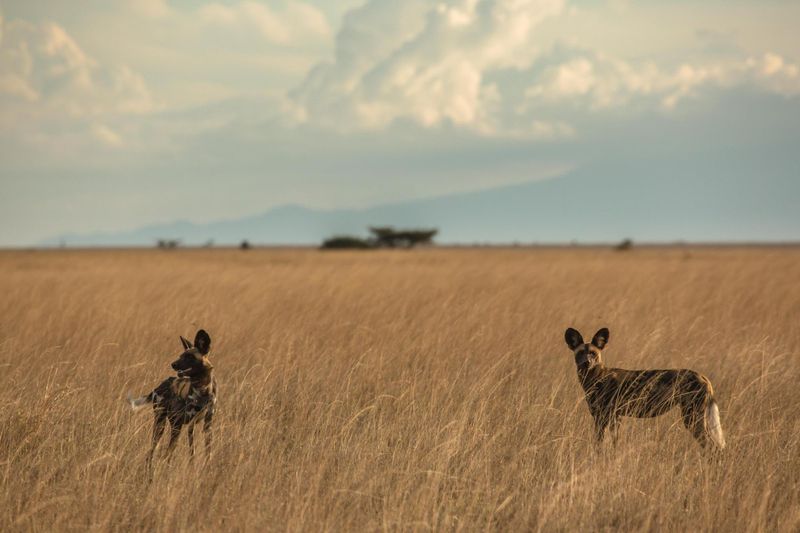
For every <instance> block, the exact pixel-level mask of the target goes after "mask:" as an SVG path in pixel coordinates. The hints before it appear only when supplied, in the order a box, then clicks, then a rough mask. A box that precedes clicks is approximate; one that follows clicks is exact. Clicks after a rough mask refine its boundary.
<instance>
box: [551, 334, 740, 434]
mask: <svg viewBox="0 0 800 533" xmlns="http://www.w3.org/2000/svg"><path fill="white" fill-rule="evenodd" d="M608 338H609V331H608V329H607V328H602V329H601V330H599V331H598V332H597V333H596V334H595V336H594V337H593V338H592V341H591V342H590V343H584V342H583V337H582V336H581V334H580V333H579V332H578V331H577V330H575V329H573V328H568V329H567V331H566V333H565V334H564V339H565V340H566V342H567V346H569V347H570V349H571V350H572V351H573V352H574V354H575V364H576V366H577V370H578V379H579V380H580V382H581V386H582V387H583V390H584V393H585V394H586V403H587V404H588V405H589V411H590V412H591V414H592V417H593V418H594V422H595V435H596V438H597V441H598V442H602V440H603V435H604V433H605V430H606V428H609V429H610V431H611V434H612V437H613V438H614V440H615V441H616V439H617V428H618V424H619V417H621V416H630V417H637V418H649V417H654V416H660V415H662V414H664V413H666V412H667V411H669V410H671V409H672V408H674V407H677V406H680V409H681V416H682V418H683V423H684V425H685V426H686V429H688V430H689V431H690V432H691V434H692V435H693V436H694V438H695V439H697V441H698V442H699V443H700V445H701V446H703V447H705V446H706V445H707V444H708V442H709V441H710V442H712V443H713V444H714V445H715V446H716V447H717V448H718V449H722V448H724V447H725V437H724V435H723V433H722V426H721V424H720V419H719V408H718V406H717V402H716V400H714V389H713V388H712V387H711V382H710V381H709V380H708V378H707V377H705V376H704V375H702V374H699V373H697V372H695V371H693V370H685V369H680V370H623V369H621V368H608V367H606V366H605V365H604V364H603V360H602V354H601V351H602V349H603V348H604V347H605V345H606V344H607V343H608Z"/></svg>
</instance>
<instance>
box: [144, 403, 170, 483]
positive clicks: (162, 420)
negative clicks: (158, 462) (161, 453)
mask: <svg viewBox="0 0 800 533" xmlns="http://www.w3.org/2000/svg"><path fill="white" fill-rule="evenodd" d="M166 422H167V417H165V416H164V415H161V414H156V418H155V421H154V422H153V441H152V443H151V445H150V452H149V453H148V454H147V470H148V471H149V472H151V473H152V468H153V454H155V453H156V447H157V446H158V441H160V440H161V435H163V434H164V426H165V424H166Z"/></svg>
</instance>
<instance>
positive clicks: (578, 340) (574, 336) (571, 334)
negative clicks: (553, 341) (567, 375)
mask: <svg viewBox="0 0 800 533" xmlns="http://www.w3.org/2000/svg"><path fill="white" fill-rule="evenodd" d="M564 340H565V341H567V346H569V349H570V350H575V348H577V347H578V346H580V345H581V344H583V335H581V334H580V333H579V332H578V330H577V329H573V328H567V331H566V333H564Z"/></svg>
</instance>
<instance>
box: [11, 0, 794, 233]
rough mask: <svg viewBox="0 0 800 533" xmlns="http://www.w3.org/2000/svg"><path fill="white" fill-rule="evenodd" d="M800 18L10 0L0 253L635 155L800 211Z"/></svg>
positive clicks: (785, 7)
mask: <svg viewBox="0 0 800 533" xmlns="http://www.w3.org/2000/svg"><path fill="white" fill-rule="evenodd" d="M798 21H800V2H796V1H768V0H767V1H763V0H762V1H752V2H745V1H732V0H724V1H723V0H720V1H688V0H686V1H677V0H676V1H666V0H664V1H660V0H639V1H635V2H634V1H623V0H612V1H588V0H583V1H573V2H568V1H566V0H402V1H399V0H336V1H332V0H326V1H321V0H308V1H283V0H280V1H278V0H275V1H253V0H230V1H222V0H220V1H217V2H202V1H194V0H193V1H189V0H129V1H126V2H109V1H107V0H73V1H69V2H67V1H31V0H20V1H9V0H0V245H22V244H30V243H35V242H39V241H41V240H42V239H45V238H48V237H52V236H54V235H59V234H63V233H80V232H93V231H101V230H102V231H117V230H125V229H129V228H135V227H138V226H141V225H145V224H152V223H159V222H167V221H171V220H175V219H184V220H190V221H195V222H201V221H208V220H214V219H224V218H236V217H239V216H243V215H247V214H253V213H259V212H262V211H265V210H267V209H268V208H270V207H273V206H277V205H281V204H286V203H294V204H302V205H306V206H310V207H318V208H337V207H363V206H370V205H375V204H381V203H386V202H395V201H397V200H402V199H409V198H425V197H430V196H435V195H441V194H448V193H455V192H463V191H471V190H476V189H482V188H490V187H499V186H504V185H509V184H514V183H521V182H525V181H529V180H534V179H545V178H548V179H553V178H554V179H558V177H557V176H559V175H562V174H565V173H567V172H569V171H571V170H582V171H583V173H582V175H587V174H588V175H591V169H592V168H593V165H597V166H598V168H600V167H602V168H609V167H608V163H609V162H615V161H616V162H621V161H627V160H631V159H633V160H637V161H639V162H640V163H642V162H643V164H640V167H641V168H647V164H652V165H657V166H658V171H659V172H658V175H659V176H661V175H664V176H669V175H670V173H669V168H670V165H671V164H672V162H674V163H675V165H676V166H675V168H676V169H680V171H681V172H684V171H685V169H686V168H687V161H688V162H689V163H688V165H689V166H691V165H693V164H695V163H694V162H695V161H696V162H697V163H696V165H697V166H698V168H702V169H703V174H702V176H703V178H702V179H704V180H708V181H709V183H710V184H711V185H712V186H711V187H709V189H710V190H713V189H714V186H718V187H719V188H721V189H723V188H724V189H726V190H727V191H728V193H729V194H726V195H725V197H726V198H730V191H731V190H733V191H734V194H735V191H736V190H737V188H741V191H742V192H741V194H748V195H752V194H753V193H752V191H753V190H758V188H759V187H758V186H759V180H767V181H768V182H769V188H770V190H771V191H772V192H773V193H774V195H775V196H776V197H781V196H782V197H783V200H785V201H786V200H791V201H793V200H797V201H800V198H798V197H796V195H797V192H798V190H800V189H799V188H798V185H797V181H798V180H800V164H798V162H800V155H798V153H800V67H798V65H799V64H800V34H798V30H797V28H798ZM716 162H719V163H720V164H719V165H715V163H716ZM732 165H733V166H735V167H737V168H739V167H741V166H745V167H747V168H751V167H752V168H753V169H755V170H753V171H752V172H750V173H749V174H741V173H740V174H737V177H736V180H733V181H732V180H731V179H730V178H729V174H730V173H728V172H726V171H722V170H720V171H719V172H716V171H715V168H720V169H729V168H730V167H731V166H732ZM748 165H749V166H748ZM665 168H666V172H665ZM587 170H588V171H589V172H588V173H587ZM676 172H678V170H676ZM773 174H774V175H776V176H778V177H777V178H774V179H773ZM743 175H744V177H742V176H743ZM787 176H788V177H787ZM596 179H598V180H603V179H605V177H604V176H603V175H602V174H601V173H598V176H597V178H596ZM741 180H750V181H749V182H748V183H746V184H744V185H745V186H743V184H742V182H741ZM770 180H771V181H770ZM683 183H684V181H683V180H680V179H678V180H675V184H674V187H681V186H682V184H683ZM669 187H670V183H666V184H664V187H663V189H665V190H666V189H669ZM659 190H661V189H659ZM673 192H674V191H673ZM616 194H618V195H620V196H624V195H626V194H631V193H630V192H629V191H627V190H626V188H623V187H621V188H620V190H619V191H617V192H616ZM687 194H688V193H687ZM574 195H575V200H576V202H581V201H583V200H586V201H587V202H589V203H590V202H591V198H586V197H585V196H584V195H582V194H581V190H579V188H577V187H576V190H575V191H574ZM643 200H645V199H643ZM709 201H713V198H711V199H709ZM784 203H786V202H784ZM789 203H793V202H789ZM747 205H748V206H749V207H748V209H764V210H765V215H766V214H767V213H766V211H768V210H770V209H772V207H771V205H772V204H770V202H768V201H765V202H764V203H763V204H758V203H755V204H754V203H753V202H748V203H747ZM754 205H755V206H756V207H753V206H754ZM759 206H760V207H759ZM784 207H786V206H784ZM786 213H788V214H787V215H786V222H785V223H786V224H794V223H797V222H798V221H800V216H798V215H796V214H795V215H794V216H793V215H792V211H789V210H787V211H786ZM750 215H752V213H750ZM676 216H677V217H679V216H680V214H679V213H678V214H676ZM630 223H631V224H632V225H635V223H636V221H635V220H631V221H630ZM796 229H797V236H798V238H800V227H798V228H796ZM695 230H696V231H697V234H698V235H702V234H703V231H702V230H703V228H702V227H696V228H685V229H684V230H683V231H684V232H685V233H686V234H685V235H683V237H684V238H686V239H692V238H693V232H694V231H695ZM788 233H789V234H791V232H788ZM786 235H787V232H784V233H782V234H781V235H780V237H781V238H785V237H786ZM772 237H774V235H771V234H769V232H765V234H764V235H763V238H765V239H769V238H772Z"/></svg>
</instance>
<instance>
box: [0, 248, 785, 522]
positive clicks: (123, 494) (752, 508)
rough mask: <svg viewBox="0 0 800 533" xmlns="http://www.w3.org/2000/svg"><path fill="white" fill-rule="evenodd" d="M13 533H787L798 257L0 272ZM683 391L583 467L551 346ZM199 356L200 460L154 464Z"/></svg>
mask: <svg viewBox="0 0 800 533" xmlns="http://www.w3.org/2000/svg"><path fill="white" fill-rule="evenodd" d="M0 274H1V276H0V294H2V299H0V371H1V372H0V405H1V406H2V408H1V409H0V480H2V490H0V529H2V530H3V531H13V530H36V531H50V530H80V531H84V530H139V531H142V530H147V531H172V530H179V531H180V530H195V529H198V530H204V531H225V530H235V531H257V530H258V531H263V530H291V531H373V530H390V531H426V530H439V531H441V530H496V531H527V530H531V531H534V530H535V531H539V530H541V531H588V530H617V529H619V530H626V531H649V530H662V531H679V530H698V529H699V530H709V531H710V530H714V531H734V530H735V531H797V530H798V528H800V486H798V485H799V483H800V402H798V394H797V390H798V383H800V360H798V356H799V355H800V353H799V352H800V351H799V350H798V347H800V283H798V282H800V250H798V249H794V248H753V249H733V248H724V249H711V248H706V249H702V248H685V249H667V248H662V249H656V248H654V249H634V250H633V251H629V252H614V251H611V250H605V249H522V248H520V249H507V250H500V249H493V250H473V249H457V250H445V249H438V250H437V249H432V250H419V251H410V252H407V251H385V252H384V251H381V252H331V253H325V252H318V251H314V250H251V251H248V252H243V251H239V250H180V251H174V252H163V251H162V252H159V251H155V250H152V251H149V250H148V251H144V250H140V251H52V252H4V253H0ZM570 325H572V326H575V327H577V328H579V329H580V330H581V331H582V332H584V334H586V335H587V336H590V335H591V334H592V333H593V332H594V331H595V330H596V329H597V328H599V327H601V326H608V327H609V328H610V329H611V340H610V343H609V345H608V347H607V348H606V350H605V351H604V358H605V361H606V363H607V364H608V365H611V366H619V367H623V368H692V369H695V370H697V371H699V372H702V373H704V374H706V375H707V376H708V377H709V378H710V379H711V381H712V383H713V384H714V388H715V390H716V397H717V399H718V401H719V404H720V409H721V415H722V424H723V427H724V429H725V432H726V437H727V440H728V448H727V449H726V450H725V453H724V454H723V455H722V456H721V457H720V458H719V459H714V458H710V457H708V456H707V455H705V454H704V453H703V452H702V451H701V450H700V448H699V447H698V446H697V444H696V443H695V442H694V441H693V439H692V438H691V436H690V435H689V433H688V432H687V431H686V430H685V429H684V427H683V425H682V423H681V422H680V417H679V413H678V411H677V410H675V411H672V412H670V413H668V414H667V415H665V416H663V417H660V418H656V419H647V420H641V419H627V418H626V419H623V423H622V428H621V435H620V443H619V445H618V446H617V447H616V448H614V447H613V446H612V445H611V443H610V442H607V443H605V445H604V446H603V448H602V449H601V450H600V451H599V452H598V451H596V450H595V448H594V445H593V440H592V421H591V417H590V415H589V412H588V409H587V407H586V404H585V402H584V401H583V398H582V391H581V388H580V385H579V383H578V379H577V377H576V372H575V365H574V361H573V356H572V354H571V352H570V350H569V349H568V348H567V347H566V345H565V344H564V340H563V335H564V329H565V328H566V327H567V326H570ZM199 327H202V328H205V329H207V330H208V331H209V333H210V334H211V337H212V351H211V356H210V357H211V360H212V361H213V363H214V365H215V367H216V376H217V379H218V381H219V386H220V404H219V406H220V409H219V411H218V413H217V418H216V420H215V422H216V427H215V429H216V440H215V448H214V450H213V454H212V457H211V458H210V460H209V461H208V462H206V461H204V460H203V457H204V455H203V453H202V447H200V448H199V449H198V452H199V457H198V460H196V461H194V462H193V463H190V462H189V461H188V458H187V455H188V454H187V445H186V438H185V434H184V435H183V436H182V438H181V441H180V444H179V447H178V449H177V452H176V454H175V457H174V459H173V461H172V462H171V463H167V462H166V461H164V460H163V459H161V460H159V461H157V466H156V469H155V476H154V480H153V483H152V484H148V482H147V476H146V475H145V470H144V464H145V456H146V452H147V448H148V444H149V439H150V430H151V425H152V415H151V413H150V412H148V411H145V412H138V413H133V412H132V411H131V410H130V409H129V407H128V405H127V404H126V403H125V401H124V397H125V394H126V392H128V391H130V392H133V393H135V394H143V393H146V392H148V391H149V390H151V389H152V388H153V387H154V386H155V385H156V384H158V383H159V381H160V380H161V379H163V378H164V377H166V376H168V375H170V374H171V373H172V371H171V369H170V367H169V363H170V362H171V361H172V360H173V359H174V358H175V356H176V355H178V353H179V352H180V343H179V340H178V335H184V336H193V335H194V332H195V331H196V330H197V328H199Z"/></svg>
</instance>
